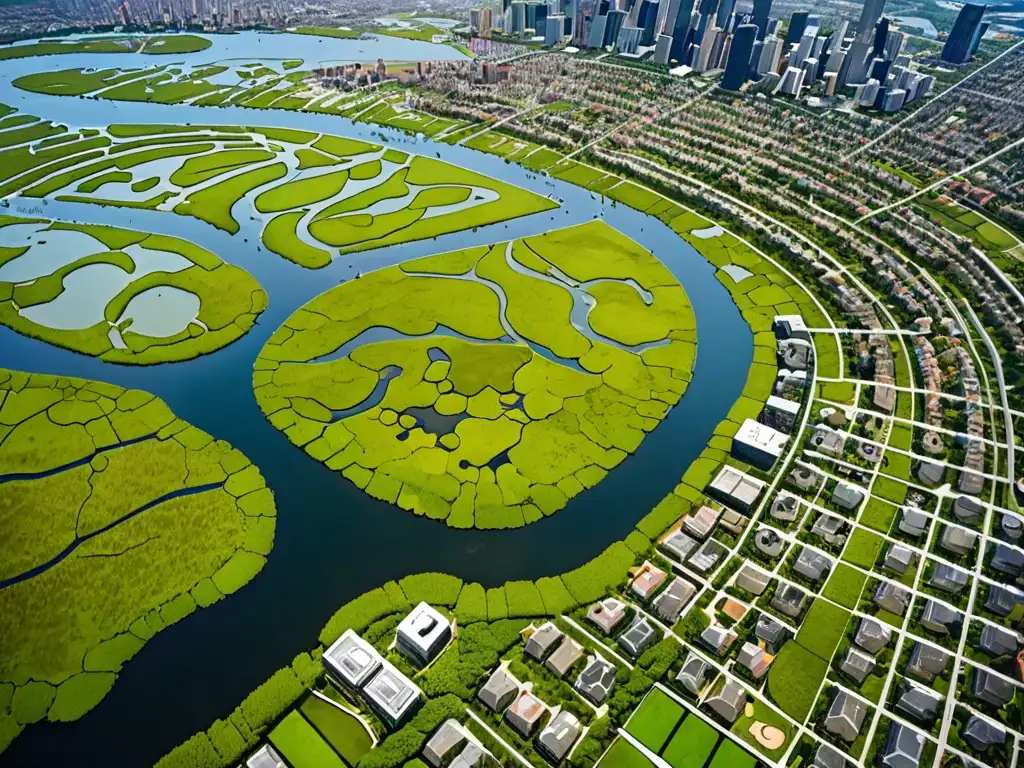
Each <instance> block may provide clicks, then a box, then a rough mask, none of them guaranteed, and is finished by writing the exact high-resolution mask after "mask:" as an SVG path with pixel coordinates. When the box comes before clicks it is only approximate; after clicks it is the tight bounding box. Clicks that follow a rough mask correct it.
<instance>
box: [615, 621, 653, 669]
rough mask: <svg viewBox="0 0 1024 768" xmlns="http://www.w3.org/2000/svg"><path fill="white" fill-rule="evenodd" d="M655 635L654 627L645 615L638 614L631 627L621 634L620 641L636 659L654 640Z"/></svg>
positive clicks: (623, 647)
mask: <svg viewBox="0 0 1024 768" xmlns="http://www.w3.org/2000/svg"><path fill="white" fill-rule="evenodd" d="M654 637H655V634H654V627H652V626H651V625H650V623H649V622H648V621H647V619H646V618H644V617H643V616H637V617H636V618H635V619H634V620H633V623H632V624H631V625H630V627H629V629H627V630H626V631H625V632H623V633H622V634H621V635H619V639H618V643H619V647H620V648H622V650H624V651H625V652H626V653H628V654H629V655H630V656H632V657H633V658H634V659H635V658H638V657H639V656H640V654H641V653H643V652H644V651H645V650H646V649H647V646H649V645H650V644H651V643H652V642H654Z"/></svg>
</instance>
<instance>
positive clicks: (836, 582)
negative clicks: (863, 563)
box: [822, 563, 867, 608]
mask: <svg viewBox="0 0 1024 768" xmlns="http://www.w3.org/2000/svg"><path fill="white" fill-rule="evenodd" d="M866 580H867V576H865V575H864V574H863V573H861V572H860V571H858V570H855V569H853V568H851V567H850V566H848V565H845V564H844V563H838V564H837V565H836V568H835V570H834V571H833V572H832V575H831V576H830V577H829V580H828V583H827V584H826V585H825V590H824V592H822V594H823V595H824V596H825V597H827V598H828V599H829V600H834V601H835V602H837V603H839V604H840V605H845V606H846V607H847V608H856V607H857V603H858V601H859V600H860V593H861V590H863V589H864V582H865V581H866Z"/></svg>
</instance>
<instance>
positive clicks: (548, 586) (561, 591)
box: [537, 576, 579, 616]
mask: <svg viewBox="0 0 1024 768" xmlns="http://www.w3.org/2000/svg"><path fill="white" fill-rule="evenodd" d="M537 590H538V591H539V592H540V596H541V598H542V599H543V600H544V610H545V611H546V613H547V614H548V615H549V616H558V615H559V614H562V613H565V612H566V611H571V610H572V609H573V608H575V607H576V606H577V605H579V603H578V602H576V600H574V599H573V596H572V595H570V594H569V590H568V589H566V588H565V582H564V581H562V580H561V578H559V577H558V576H545V577H544V578H542V579H538V580H537Z"/></svg>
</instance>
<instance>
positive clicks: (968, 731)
mask: <svg viewBox="0 0 1024 768" xmlns="http://www.w3.org/2000/svg"><path fill="white" fill-rule="evenodd" d="M963 737H964V740H965V741H966V742H967V743H968V744H970V745H971V746H972V747H974V748H975V749H976V750H978V751H979V752H987V751H988V749H989V748H990V747H997V746H999V745H1001V744H1005V743H1006V729H1005V728H1003V727H1002V726H1001V725H997V724H996V723H993V722H992V721H991V720H986V719H985V718H982V717H978V716H977V715H971V717H970V719H969V720H968V721H967V724H966V725H965V726H964V730H963Z"/></svg>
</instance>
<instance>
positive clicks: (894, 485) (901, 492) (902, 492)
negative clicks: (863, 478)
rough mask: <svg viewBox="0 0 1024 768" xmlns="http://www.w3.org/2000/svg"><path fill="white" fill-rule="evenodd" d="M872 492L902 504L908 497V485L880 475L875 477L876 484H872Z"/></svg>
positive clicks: (894, 502)
mask: <svg viewBox="0 0 1024 768" xmlns="http://www.w3.org/2000/svg"><path fill="white" fill-rule="evenodd" d="M871 493H872V495H874V496H878V497H879V498H880V499H886V500H887V501H891V502H892V503H893V504H902V503H903V502H904V501H906V499H907V486H906V485H905V484H904V483H901V482H899V481H898V480H893V479H891V478H888V477H882V476H878V477H876V478H875V484H874V485H873V486H871Z"/></svg>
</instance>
